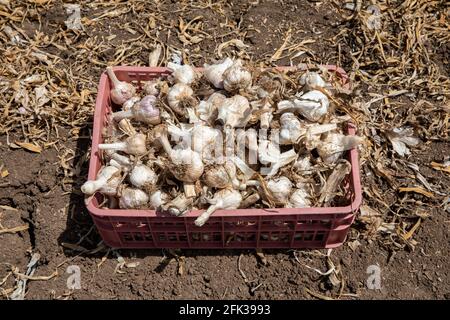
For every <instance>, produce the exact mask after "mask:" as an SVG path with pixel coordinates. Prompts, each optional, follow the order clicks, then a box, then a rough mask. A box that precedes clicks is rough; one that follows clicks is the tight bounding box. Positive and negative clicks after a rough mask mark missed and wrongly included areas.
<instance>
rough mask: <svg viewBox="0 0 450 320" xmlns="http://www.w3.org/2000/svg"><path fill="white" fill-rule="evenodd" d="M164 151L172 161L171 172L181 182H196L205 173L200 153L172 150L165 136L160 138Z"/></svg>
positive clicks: (187, 150) (188, 150) (189, 150)
mask: <svg viewBox="0 0 450 320" xmlns="http://www.w3.org/2000/svg"><path fill="white" fill-rule="evenodd" d="M159 141H160V142H161V144H162V146H163V148H164V150H165V151H166V153H167V154H168V156H169V157H170V160H171V161H172V162H171V163H170V164H169V170H170V171H171V172H172V174H173V175H174V176H175V178H177V179H178V180H180V181H183V182H191V183H194V182H196V181H197V180H198V179H199V178H200V177H201V175H202V174H203V171H204V166H203V162H202V158H201V156H200V154H199V153H198V152H195V151H192V150H191V149H172V147H171V145H170V143H169V140H168V139H167V136H166V135H165V134H162V135H161V136H160V137H159Z"/></svg>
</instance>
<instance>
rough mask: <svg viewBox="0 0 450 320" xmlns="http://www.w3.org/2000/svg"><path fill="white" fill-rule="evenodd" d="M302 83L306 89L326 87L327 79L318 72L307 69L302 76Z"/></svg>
mask: <svg viewBox="0 0 450 320" xmlns="http://www.w3.org/2000/svg"><path fill="white" fill-rule="evenodd" d="M299 82H300V85H302V86H305V89H306V90H314V89H316V88H324V87H325V86H326V83H325V81H324V80H323V79H322V77H321V76H320V75H319V74H318V73H317V72H311V71H307V72H305V73H304V74H302V76H301V77H300V80H299Z"/></svg>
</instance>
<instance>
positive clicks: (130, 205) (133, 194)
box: [119, 188, 149, 209]
mask: <svg viewBox="0 0 450 320" xmlns="http://www.w3.org/2000/svg"><path fill="white" fill-rule="evenodd" d="M148 200H149V198H148V196H147V194H146V193H145V192H144V191H142V190H139V189H133V188H125V189H123V190H122V192H121V196H120V198H119V206H120V208H122V209H139V208H141V207H143V206H144V205H146V204H147V202H148Z"/></svg>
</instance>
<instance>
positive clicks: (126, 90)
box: [106, 67, 136, 105]
mask: <svg viewBox="0 0 450 320" xmlns="http://www.w3.org/2000/svg"><path fill="white" fill-rule="evenodd" d="M106 72H107V73H108V77H109V79H110V80H111V82H112V87H113V88H112V89H111V92H110V94H111V100H112V101H113V102H114V103H116V104H119V105H122V104H124V103H125V102H126V101H127V100H129V99H131V98H132V97H133V96H134V95H135V94H136V88H135V87H134V86H133V85H132V84H131V83H127V82H125V81H119V79H117V77H116V75H115V74H114V71H113V70H112V68H111V67H107V68H106Z"/></svg>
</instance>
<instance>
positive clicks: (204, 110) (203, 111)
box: [196, 92, 227, 124]
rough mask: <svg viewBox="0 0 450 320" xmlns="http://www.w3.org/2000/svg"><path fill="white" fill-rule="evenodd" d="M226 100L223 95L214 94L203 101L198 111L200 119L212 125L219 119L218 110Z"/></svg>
mask: <svg viewBox="0 0 450 320" xmlns="http://www.w3.org/2000/svg"><path fill="white" fill-rule="evenodd" d="M226 99H227V97H225V96H224V95H223V94H221V93H218V92H214V93H213V94H212V95H210V96H209V98H208V100H206V101H201V102H200V103H199V104H198V106H197V109H196V111H197V115H198V117H199V119H200V120H203V121H205V122H207V123H209V124H212V123H213V122H214V121H215V120H216V119H217V115H218V111H217V108H218V107H219V105H221V104H222V103H223V102H224V101H225V100H226Z"/></svg>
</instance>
